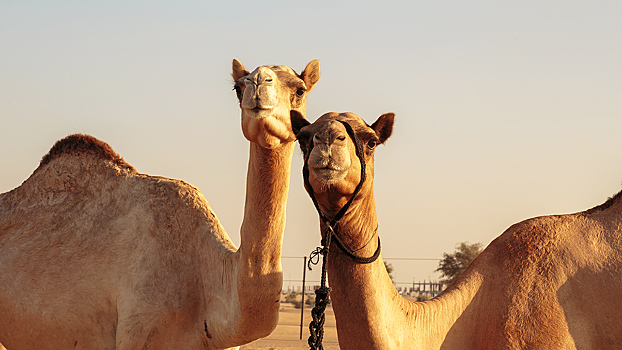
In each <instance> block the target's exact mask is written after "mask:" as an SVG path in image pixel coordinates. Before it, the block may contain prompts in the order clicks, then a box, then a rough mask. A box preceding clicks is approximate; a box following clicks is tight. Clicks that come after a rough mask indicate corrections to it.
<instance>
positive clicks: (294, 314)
mask: <svg viewBox="0 0 622 350" xmlns="http://www.w3.org/2000/svg"><path fill="white" fill-rule="evenodd" d="M311 308H312V306H308V305H305V310H304V319H303V322H302V325H303V328H302V340H300V309H296V308H294V306H293V305H292V304H290V303H281V310H280V312H279V324H278V325H277V326H276V329H275V330H274V332H272V334H270V336H268V337H267V338H263V339H260V340H257V341H255V342H253V343H250V344H247V345H242V346H241V347H240V350H251V349H252V350H256V349H257V350H258V349H261V350H270V349H274V350H277V349H278V350H290V349H291V350H293V349H296V350H298V349H309V345H308V344H307V339H308V338H309V322H311ZM322 343H323V344H324V349H326V350H336V349H339V344H338V343H337V329H336V328H335V315H334V314H333V309H332V308H331V307H330V306H329V307H327V308H326V323H325V324H324V341H323V342H322Z"/></svg>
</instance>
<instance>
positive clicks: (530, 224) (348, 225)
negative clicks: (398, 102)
mask: <svg viewBox="0 0 622 350" xmlns="http://www.w3.org/2000/svg"><path fill="white" fill-rule="evenodd" d="M337 119H339V120H342V119H347V120H348V122H349V123H350V124H352V126H353V128H354V129H355V130H358V132H363V133H368V132H370V129H371V130H374V127H373V125H372V127H368V126H367V125H366V124H365V123H364V122H363V120H361V119H360V118H358V117H355V116H354V115H351V114H349V115H344V114H336V113H335V114H327V115H324V116H322V117H321V118H320V119H318V120H317V121H316V122H314V123H313V124H311V125H306V124H307V123H306V122H304V121H297V122H296V123H294V124H295V129H300V130H299V131H297V133H298V138H299V140H301V147H302V149H303V152H304V154H305V156H306V155H308V149H309V148H308V145H309V142H311V140H312V138H313V135H314V134H315V133H327V131H328V130H330V129H331V126H330V125H331V122H332V121H334V120H337ZM381 119H383V117H381V118H380V119H379V121H381ZM384 119H385V120H384V121H382V123H383V124H386V117H384ZM374 124H376V123H374ZM392 124H393V122H392V118H391V126H392ZM332 125H338V124H334V123H333V124H332ZM377 126H378V125H376V128H375V129H376V130H374V131H375V132H376V135H378V134H379V133H378V131H377V130H378V129H379V128H378V127H377ZM382 130H384V132H385V133H386V132H387V131H390V128H389V129H387V128H386V127H385V128H382ZM388 134H389V135H390V132H389V133H388ZM385 135H386V134H385ZM378 136H379V135H378ZM379 138H381V137H380V136H379ZM385 139H386V138H385ZM346 142H347V143H348V144H349V145H347V147H344V148H343V149H344V150H345V149H347V150H348V151H347V152H348V154H349V157H350V161H349V163H350V164H352V166H350V167H349V168H348V169H349V170H348V171H347V172H348V173H347V174H346V175H345V177H344V178H343V180H341V182H338V183H331V185H330V187H327V186H323V185H322V183H324V182H325V181H326V180H325V179H324V177H323V176H322V175H321V174H318V173H317V172H315V171H313V170H310V172H309V178H310V182H311V188H310V189H307V190H308V191H313V192H314V195H315V196H316V198H317V200H318V202H319V204H320V207H321V208H322V210H323V211H324V212H325V213H326V214H327V215H328V216H329V217H330V216H331V215H334V214H335V212H336V211H337V210H339V208H341V206H342V205H343V203H345V201H346V200H347V198H349V197H350V196H351V194H352V190H353V186H355V183H357V181H358V180H357V179H358V178H359V175H358V171H357V169H356V166H355V164H357V162H358V160H357V158H356V155H355V154H354V152H353V150H354V148H353V145H352V144H351V140H350V139H349V138H346ZM343 158H344V157H340V158H339V159H343ZM334 159H335V160H336V159H338V158H334ZM365 161H366V162H367V166H368V167H369V168H370V169H369V170H368V171H367V175H368V179H367V180H366V182H367V183H366V185H365V186H364V187H363V189H362V190H361V192H360V193H359V194H358V195H357V197H356V199H355V200H354V202H353V204H352V206H351V208H350V210H349V212H348V213H347V214H346V215H345V216H344V218H343V219H342V220H341V221H340V223H339V225H338V227H337V230H336V231H337V234H339V235H340V236H341V237H342V240H343V241H344V242H346V243H347V244H348V245H349V246H350V248H351V249H356V248H359V247H364V248H363V249H361V250H360V251H359V252H357V254H360V255H362V256H370V255H372V254H373V252H374V251H375V249H376V247H377V241H376V240H375V239H371V240H370V238H373V235H374V229H375V228H376V227H377V225H378V222H377V219H376V210H375V202H374V194H373V186H372V181H373V161H374V159H373V152H371V153H370V152H368V153H367V155H366V157H365ZM309 162H315V163H320V162H319V161H318V160H316V159H315V158H314V157H309ZM346 163H348V162H344V167H346V165H345V164H346ZM309 165H310V166H311V164H309ZM336 166H339V165H336ZM310 169H312V168H310ZM370 175H371V176H370ZM413 181H415V180H413ZM404 186H408V184H404ZM414 200H416V199H414ZM439 210H442V208H439ZM310 215H316V214H315V213H310ZM447 215H448V218H449V219H451V217H452V213H447ZM412 219H413V220H416V219H417V218H416V213H414V215H413V218H412ZM321 225H323V224H322V223H321ZM382 227H383V225H382V222H380V225H379V229H378V234H379V235H380V237H381V239H382V240H383V242H389V241H391V240H396V239H399V238H395V237H393V236H392V235H391V232H386V231H384V230H382ZM413 234H425V233H417V232H413ZM367 242H370V243H369V244H368V245H367V246H365V245H366V244H367ZM330 249H331V252H334V253H331V254H329V257H328V267H327V268H328V280H329V284H330V287H331V288H332V292H331V300H332V305H333V310H334V312H335V317H336V320H337V333H338V338H339V346H340V348H341V349H460V350H463V349H474V350H475V349H484V350H485V349H489V350H497V349H539V350H549V349H593V350H596V349H612V350H613V349H619V347H620V344H622V320H621V318H620V310H622V298H620V291H621V290H622V195H620V194H618V195H616V196H614V197H613V198H612V199H610V200H608V201H607V202H606V204H604V205H602V206H598V207H596V208H593V209H591V210H588V211H585V212H580V213H576V214H570V215H557V216H545V217H538V218H533V219H529V220H526V221H523V222H521V223H518V224H515V225H512V226H511V227H510V228H509V229H508V230H507V231H506V232H505V233H503V234H502V235H501V236H499V237H498V238H497V239H495V240H494V241H493V242H492V243H491V244H490V245H489V246H488V247H487V248H486V249H485V250H484V252H482V253H481V254H480V256H479V257H478V258H476V259H475V260H474V261H473V263H472V264H471V265H470V267H469V268H468V269H467V270H466V271H465V272H464V273H463V274H462V275H461V276H460V277H459V278H458V279H457V280H456V281H455V282H454V283H453V284H452V285H451V286H450V287H449V288H448V289H447V290H446V291H445V292H443V293H442V294H441V295H440V296H438V297H437V298H435V299H433V300H431V301H428V302H422V303H413V302H410V301H407V300H405V299H404V298H402V297H401V296H400V295H399V294H398V293H397V291H396V290H395V287H394V286H393V284H392V282H391V279H390V278H389V276H388V274H387V272H386V269H385V267H384V264H383V260H382V257H380V258H379V259H378V260H376V261H375V262H374V263H371V264H368V265H362V264H358V263H356V262H354V261H353V260H351V259H350V258H349V257H347V256H346V255H344V254H340V252H339V248H338V247H337V246H336V245H334V244H333V245H332V246H331V248H330Z"/></svg>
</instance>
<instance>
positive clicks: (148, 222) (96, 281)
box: [0, 60, 320, 350]
mask: <svg viewBox="0 0 622 350" xmlns="http://www.w3.org/2000/svg"><path fill="white" fill-rule="evenodd" d="M232 76H233V79H234V80H235V90H236V91H237V94H238V97H239V99H240V107H241V114H242V129H243V131H244V135H245V136H246V138H247V139H248V140H250V141H251V143H250V159H249V165H248V176H247V191H246V204H245V208H244V220H243V222H242V227H241V230H240V236H241V243H240V248H239V249H236V247H235V246H234V245H233V243H232V242H231V241H230V239H229V237H228V235H227V234H226V232H225V230H224V229H223V228H222V227H221V225H220V224H219V222H218V219H217V218H216V215H215V214H214V213H213V211H212V210H211V209H210V206H209V204H208V203H207V201H206V200H205V198H204V197H203V195H202V194H201V193H200V192H199V190H198V189H197V188H196V187H194V186H192V185H190V184H188V183H185V182H183V181H180V180H174V179H168V178H163V177H156V176H149V175H145V174H141V173H138V172H137V171H136V170H135V169H134V168H133V167H132V166H131V165H129V164H128V163H126V162H125V161H124V160H123V158H121V157H120V156H119V155H118V154H117V153H115V152H114V151H113V150H112V148H110V146H108V145H107V144H105V143H103V142H101V141H99V140H97V139H95V138H93V137H90V136H87V135H72V136H69V137H67V138H65V139H63V140H61V141H59V142H57V143H56V144H55V145H54V147H52V149H51V150H50V152H49V153H48V154H47V155H46V156H45V157H44V158H43V159H42V161H41V164H40V165H39V167H38V168H37V169H36V170H35V171H34V173H33V174H32V175H31V176H30V177H29V178H28V179H27V180H26V181H25V182H24V183H23V184H22V185H21V186H19V187H18V188H16V189H14V190H12V191H10V192H7V193H4V194H2V195H0V342H2V343H3V344H4V346H6V347H7V348H8V349H9V350H13V349H18V350H25V349H73V348H76V349H117V350H120V349H223V348H229V347H237V346H239V345H241V344H245V343H248V342H251V341H253V340H256V339H258V338H261V337H265V336H267V335H269V334H270V333H271V332H272V330H273V329H274V328H275V326H276V323H277V320H278V310H279V295H280V292H281V288H282V270H281V263H280V258H281V246H282V238H283V230H284V225H285V204H286V200H287V194H288V186H289V177H290V166H291V158H292V155H293V149H294V147H295V142H294V141H295V135H294V133H293V132H292V130H291V124H290V113H295V114H297V115H304V114H305V113H306V97H307V93H308V92H309V91H311V89H312V88H313V87H314V85H315V84H316V83H317V81H318V79H319V77H320V73H319V63H318V61H317V60H314V61H312V62H310V63H309V64H308V65H307V67H306V68H305V69H304V71H303V72H302V73H301V74H300V75H298V74H296V73H295V72H294V71H293V70H292V69H290V68H288V67H285V66H262V67H259V68H257V69H256V70H255V71H253V72H252V73H249V72H248V71H247V70H246V69H244V67H243V66H242V64H241V63H240V62H239V61H237V60H234V61H233V74H232Z"/></svg>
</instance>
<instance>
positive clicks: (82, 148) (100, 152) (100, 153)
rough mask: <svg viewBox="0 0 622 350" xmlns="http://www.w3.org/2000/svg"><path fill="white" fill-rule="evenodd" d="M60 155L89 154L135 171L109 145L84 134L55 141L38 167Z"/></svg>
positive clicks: (79, 155) (81, 155) (80, 155)
mask: <svg viewBox="0 0 622 350" xmlns="http://www.w3.org/2000/svg"><path fill="white" fill-rule="evenodd" d="M62 155H72V156H78V157H83V156H85V155H91V156H95V157H96V158H100V159H104V160H108V161H111V162H113V163H114V164H116V165H117V166H119V167H122V168H127V169H130V170H133V171H136V169H134V167H133V166H132V165H130V164H129V163H128V162H126V161H125V160H124V159H123V157H121V156H120V155H119V154H118V153H117V152H115V151H114V150H113V149H112V147H110V145H108V144H107V143H105V142H104V141H101V140H99V139H97V138H95V137H93V136H91V135H86V134H73V135H69V136H67V137H65V138H64V139H61V140H59V141H57V142H56V143H55V144H54V146H52V148H51V149H50V151H49V152H48V153H47V154H46V155H45V156H44V157H43V158H42V159H41V163H40V164H39V167H42V166H44V165H46V164H48V163H50V162H51V161H52V160H54V159H56V158H58V157H60V156H62Z"/></svg>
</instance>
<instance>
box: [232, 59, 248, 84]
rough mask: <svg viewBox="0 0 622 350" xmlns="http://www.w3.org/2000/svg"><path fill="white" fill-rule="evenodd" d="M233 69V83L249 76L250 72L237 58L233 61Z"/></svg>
mask: <svg viewBox="0 0 622 350" xmlns="http://www.w3.org/2000/svg"><path fill="white" fill-rule="evenodd" d="M232 67H233V73H231V76H232V77H233V81H237V80H238V79H240V78H241V77H244V76H247V75H248V74H249V71H247V70H246V68H244V66H243V65H242V62H240V61H238V60H237V59H236V58H234V59H233V64H232Z"/></svg>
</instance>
